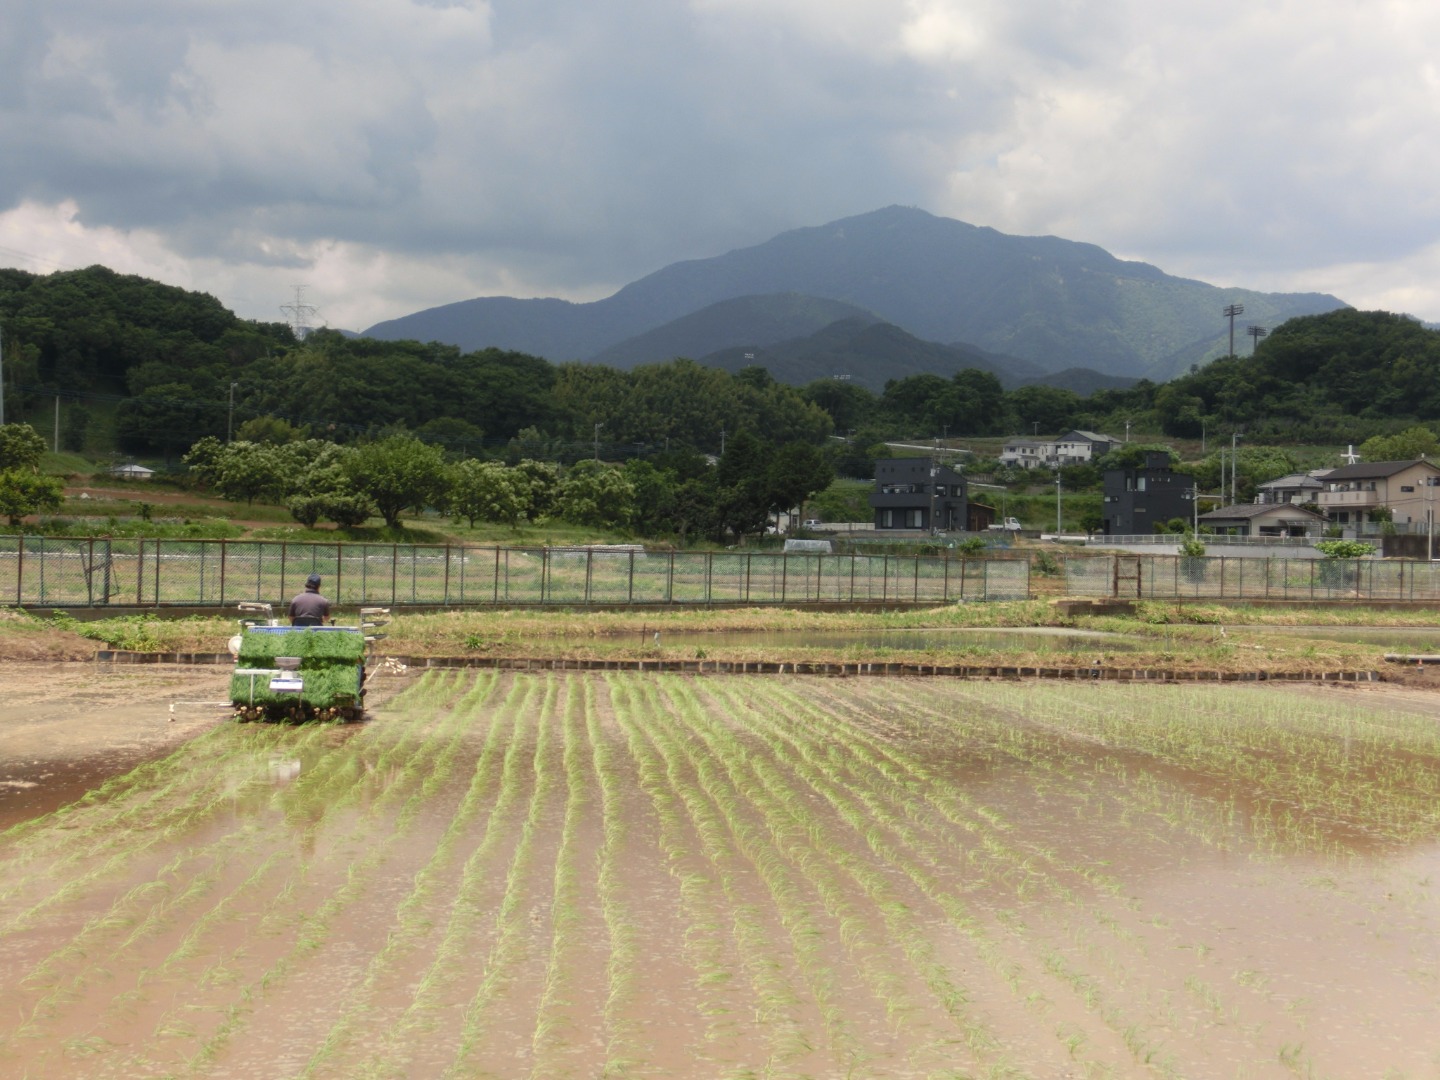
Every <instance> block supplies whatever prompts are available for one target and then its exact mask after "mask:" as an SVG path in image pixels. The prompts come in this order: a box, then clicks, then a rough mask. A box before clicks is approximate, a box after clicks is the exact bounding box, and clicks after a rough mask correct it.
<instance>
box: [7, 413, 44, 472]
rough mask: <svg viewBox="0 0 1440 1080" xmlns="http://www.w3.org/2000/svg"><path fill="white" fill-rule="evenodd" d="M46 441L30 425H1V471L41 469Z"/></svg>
mask: <svg viewBox="0 0 1440 1080" xmlns="http://www.w3.org/2000/svg"><path fill="white" fill-rule="evenodd" d="M44 456H45V439H44V437H43V436H42V435H40V433H39V432H37V431H36V430H35V429H34V428H33V427H31V426H30V425H29V424H0V469H30V470H35V469H38V468H40V459H41V458H43V457H44Z"/></svg>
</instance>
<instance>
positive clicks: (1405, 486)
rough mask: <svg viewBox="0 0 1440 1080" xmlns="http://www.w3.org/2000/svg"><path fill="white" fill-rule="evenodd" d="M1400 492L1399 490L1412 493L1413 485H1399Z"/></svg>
mask: <svg viewBox="0 0 1440 1080" xmlns="http://www.w3.org/2000/svg"><path fill="white" fill-rule="evenodd" d="M1400 490H1401V491H1414V490H1415V485H1414V484H1401V485H1400Z"/></svg>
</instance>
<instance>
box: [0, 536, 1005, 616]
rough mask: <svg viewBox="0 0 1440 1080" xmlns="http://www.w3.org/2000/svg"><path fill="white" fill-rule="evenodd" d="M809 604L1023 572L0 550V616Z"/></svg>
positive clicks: (979, 567)
mask: <svg viewBox="0 0 1440 1080" xmlns="http://www.w3.org/2000/svg"><path fill="white" fill-rule="evenodd" d="M312 573H317V574H320V575H321V576H322V577H324V579H325V593H326V595H328V596H329V597H330V598H331V599H332V600H334V601H335V602H336V603H339V604H346V605H355V604H386V605H403V604H438V605H447V606H449V605H454V606H463V605H487V604H488V605H502V606H503V605H511V604H555V605H588V604H607V605H609V604H678V605H687V604H734V603H741V604H814V603H852V602H867V603H868V602H879V603H915V602H922V603H923V602H927V601H932V602H936V603H945V602H952V601H958V600H982V601H983V600H1023V599H1026V598H1027V597H1028V596H1029V594H1030V568H1029V563H1028V562H1026V561H1024V560H996V559H954V558H944V557H933V556H904V555H827V554H809V553H807V554H788V555H786V554H778V553H770V552H654V553H647V552H645V551H643V550H625V551H614V550H604V549H589V548H483V547H457V546H445V545H409V544H309V543H305V544H301V543H296V544H292V543H288V542H284V541H271V540H114V539H106V538H86V539H70V538H55V537H43V536H25V537H15V536H11V537H0V603H14V604H16V605H20V604H55V605H61V606H101V605H106V604H127V605H128V604H139V605H146V606H167V605H168V606H186V607H192V606H222V605H226V604H234V603H238V602H240V601H242V600H254V601H269V602H272V603H278V602H283V601H285V600H287V599H288V598H289V597H290V596H292V595H293V594H295V593H297V592H299V591H300V589H301V588H302V587H303V585H304V581H305V578H306V577H307V576H308V575H310V574H312Z"/></svg>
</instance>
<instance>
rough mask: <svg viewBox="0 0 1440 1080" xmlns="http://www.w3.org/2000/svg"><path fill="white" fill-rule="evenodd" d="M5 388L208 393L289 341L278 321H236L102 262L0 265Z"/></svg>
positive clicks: (217, 306)
mask: <svg viewBox="0 0 1440 1080" xmlns="http://www.w3.org/2000/svg"><path fill="white" fill-rule="evenodd" d="M0 320H3V323H4V328H5V339H6V340H5V365H6V383H7V385H16V386H25V387H30V388H35V389H39V390H43V391H44V392H47V393H53V392H82V391H83V392H91V393H109V394H119V395H124V394H127V393H129V392H132V391H134V390H136V389H137V388H139V387H143V386H145V385H153V384H158V383H163V382H172V381H176V380H183V381H185V382H187V383H189V384H191V385H193V386H197V387H201V386H203V387H206V388H207V389H211V390H213V389H215V388H217V387H223V386H225V385H226V383H227V381H228V378H229V373H230V372H232V371H234V370H236V369H237V368H239V367H242V366H244V365H245V364H247V363H249V362H250V361H252V360H254V359H256V358H257V357H260V356H264V355H265V354H266V352H268V351H272V350H274V349H277V348H279V349H283V348H287V347H289V346H291V345H293V344H294V343H295V338H294V335H293V334H291V332H290V328H289V327H288V326H286V325H285V324H284V323H254V322H249V321H246V320H244V319H240V318H237V317H236V316H235V314H234V313H233V312H231V311H229V310H227V309H226V308H225V306H224V305H223V304H221V303H220V301H219V300H217V299H215V297H213V296H210V295H208V294H206V293H199V292H190V291H188V290H185V289H180V288H176V287H175V286H173V285H164V284H162V283H160V282H158V281H152V280H151V279H149V278H143V277H137V276H135V275H132V274H117V273H116V272H115V271H114V270H110V269H108V268H107V267H104V266H91V267H88V268H86V269H84V270H67V271H61V272H59V273H54V274H43V275H41V274H31V273H27V272H26V271H24V270H10V269H0Z"/></svg>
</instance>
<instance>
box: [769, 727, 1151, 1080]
mask: <svg viewBox="0 0 1440 1080" xmlns="http://www.w3.org/2000/svg"><path fill="white" fill-rule="evenodd" d="M790 705H791V703H790V702H789V701H787V703H786V707H785V708H784V709H778V710H776V711H777V712H782V711H783V712H787V713H789V714H790V715H792V716H793V715H795V712H796V711H803V710H794V709H791V708H790ZM830 732H831V735H832V737H833V738H834V739H835V740H836V741H837V742H839V743H841V744H843V745H844V747H845V752H846V754H847V757H849V759H850V760H852V761H853V760H859V759H861V758H863V757H865V756H866V755H867V753H868V752H873V751H874V750H875V749H877V747H875V746H867V745H866V742H867V740H865V739H863V738H862V737H860V736H858V735H857V734H856V733H855V732H853V731H847V730H846V727H845V725H843V724H839V725H834V726H832V727H831V728H830ZM794 745H795V746H797V747H798V746H800V745H801V744H800V743H798V742H797V743H795V744H794ZM891 752H894V753H896V756H897V757H899V756H900V755H899V753H898V751H893V750H892V751H891ZM815 761H818V763H819V766H820V768H821V770H822V771H823V770H824V768H825V766H824V763H823V759H814V758H812V762H815ZM911 768H912V769H913V770H914V771H916V772H917V773H923V772H925V771H926V770H925V769H924V766H923V763H921V762H919V761H918V760H917V761H915V762H912V763H911ZM813 782H814V785H815V788H816V790H817V791H820V792H821V793H822V794H823V795H825V796H826V797H827V798H830V799H834V800H837V801H838V800H841V799H844V798H846V797H847V795H848V796H852V797H856V798H859V799H860V800H861V801H862V802H863V803H864V810H863V812H862V811H858V810H853V811H852V813H853V814H854V820H855V822H856V827H857V829H859V828H862V827H863V826H864V823H865V822H867V821H870V820H874V821H876V822H877V823H883V825H884V826H885V827H887V828H889V829H890V830H892V832H893V837H892V836H883V835H882V836H879V837H876V836H875V835H873V832H872V834H870V835H867V836H866V839H867V842H869V843H870V845H871V847H872V850H875V851H877V853H878V852H880V851H886V852H891V853H893V856H894V861H895V864H896V865H897V866H899V867H900V868H901V869H903V870H904V871H905V872H906V873H907V875H908V876H910V877H911V879H912V881H914V882H915V884H916V885H917V886H918V887H919V888H920V889H921V890H922V891H923V892H924V893H925V895H926V896H927V897H928V898H929V899H931V900H932V901H933V902H934V903H936V904H937V906H939V907H940V908H941V909H942V910H944V911H945V913H946V915H947V917H949V919H950V920H951V922H952V924H954V925H956V926H957V927H958V928H959V929H961V930H962V931H964V932H965V933H967V935H969V936H970V937H971V938H972V940H973V941H974V943H975V944H976V946H977V950H978V951H979V952H980V953H981V955H982V957H983V958H985V959H986V962H987V963H988V964H989V965H990V966H991V967H992V969H994V970H996V971H997V973H998V974H1001V975H1002V977H1003V978H1004V979H1005V981H1006V982H1007V983H1008V984H1009V985H1010V987H1011V989H1012V991H1013V992H1014V993H1015V994H1016V996H1017V997H1019V998H1021V999H1022V1000H1023V1001H1024V1002H1025V1003H1026V1004H1027V1006H1029V1007H1031V1008H1039V1009H1046V1008H1048V1007H1049V1003H1048V1001H1047V999H1046V998H1044V997H1043V996H1041V995H1038V994H1037V993H1036V992H1033V991H1032V992H1030V993H1024V992H1023V989H1022V987H1023V985H1024V983H1023V982H1022V980H1024V979H1025V978H1026V976H1025V969H1024V967H1023V965H1021V964H1019V963H1018V962H1017V961H1015V960H1014V959H1012V958H1009V957H1007V956H1006V955H1005V954H1004V952H1003V951H1002V949H1001V948H999V947H998V946H997V944H996V942H995V941H994V940H993V939H992V938H990V936H989V935H988V934H987V933H986V932H985V931H984V930H983V928H981V927H980V926H979V925H978V923H977V921H976V920H975V919H974V918H973V917H972V915H971V914H970V913H969V912H968V910H967V909H966V907H965V905H964V904H963V903H962V902H961V901H960V900H959V898H958V897H957V896H955V895H954V893H953V891H951V890H950V889H948V888H946V887H945V886H943V885H942V884H941V881H940V879H939V878H938V877H937V876H936V875H943V874H944V873H945V871H946V868H945V867H944V866H943V865H942V864H940V863H937V862H936V861H935V860H934V857H933V854H930V853H928V850H927V849H928V845H926V844H925V843H924V842H923V840H921V839H918V838H917V836H916V824H915V823H914V822H913V821H909V820H907V819H906V815H905V812H904V811H903V810H902V809H900V808H899V807H896V808H893V809H891V808H887V807H886V806H885V805H884V803H883V802H881V801H878V800H877V799H875V798H873V797H871V798H867V797H866V791H867V788H866V785H865V783H864V781H863V779H859V778H856V777H848V776H836V775H834V774H832V775H831V776H829V777H828V778H819V777H817V778H815V779H814V781H813ZM941 786H942V785H940V784H938V783H937V784H936V785H935V786H931V785H929V784H927V785H926V790H925V792H924V795H923V796H913V795H912V796H910V798H911V801H912V804H913V805H924V806H929V805H932V800H933V801H934V803H933V804H943V802H944V801H945V800H944V798H943V791H941V790H938V789H939V788H940V787H941ZM898 797H899V798H900V799H902V800H903V799H904V798H905V797H906V796H905V795H904V794H901V795H900V796H898ZM912 816H913V815H912ZM955 823H957V824H960V825H961V826H962V827H968V828H974V827H975V826H974V823H973V822H972V821H970V820H969V819H968V818H966V817H958V818H957V820H956V822H955ZM878 827H879V826H878V825H877V826H876V827H875V828H878ZM896 837H898V838H899V840H900V841H901V842H900V843H899V844H896V843H895V842H894V838H896ZM984 842H989V843H991V844H996V845H998V844H999V842H998V841H996V840H995V838H994V837H993V836H988V835H987V836H983V837H982V843H984ZM907 851H908V852H910V853H911V855H912V856H913V858H909V859H907V858H905V857H904V853H905V852H907ZM999 857H1001V858H1003V859H1006V860H1011V859H1014V858H1016V857H1017V856H1016V855H1015V854H1014V852H1013V851H1012V850H1011V849H1009V848H1007V847H1000V849H999ZM967 861H969V860H968V859H967ZM1054 892H1055V894H1056V896H1057V898H1058V899H1061V900H1062V901H1064V902H1066V903H1070V904H1077V905H1078V906H1081V907H1082V908H1083V905H1081V904H1080V902H1079V898H1078V897H1077V896H1076V895H1075V894H1074V893H1073V891H1071V890H1069V889H1068V888H1064V887H1060V888H1057V889H1056V890H1054ZM1002 923H1003V924H1004V925H1006V926H1007V927H1008V928H1009V929H1010V931H1011V932H1012V934H1014V935H1016V936H1017V938H1018V939H1019V943H1020V944H1021V945H1023V946H1025V947H1026V948H1027V949H1029V948H1030V944H1029V943H1028V942H1027V941H1026V940H1024V939H1025V927H1024V924H1023V923H1022V922H1021V921H1020V920H1018V919H1017V918H1015V917H1014V916H1013V913H1012V914H1011V916H1010V917H1008V918H1002ZM1046 970H1047V973H1048V974H1051V975H1054V974H1055V971H1054V969H1053V967H1051V966H1049V965H1047V966H1046ZM1061 981H1062V982H1066V983H1067V985H1068V988H1069V989H1070V990H1071V991H1075V992H1077V996H1078V997H1079V999H1080V1001H1081V1002H1082V1004H1084V1005H1085V1006H1086V1007H1087V1008H1089V1009H1092V1010H1095V1007H1096V998H1095V995H1094V993H1093V992H1089V991H1086V992H1083V993H1081V992H1079V991H1080V990H1081V988H1080V987H1077V986H1076V985H1075V984H1074V983H1073V982H1069V981H1067V980H1061ZM1097 1015H1101V1018H1102V1019H1103V1020H1105V1022H1106V1023H1107V1024H1108V1025H1109V1026H1111V1027H1114V1028H1115V1029H1116V1031H1117V1033H1119V1032H1123V1031H1124V1030H1125V1029H1127V1028H1130V1027H1134V1025H1131V1024H1128V1023H1117V1020H1118V1019H1119V1018H1118V1017H1117V1015H1116V1014H1115V1012H1114V1010H1110V1015H1109V1016H1108V1017H1107V1016H1106V1015H1105V1014H1103V1013H1097ZM1091 1064H1093V1065H1095V1066H1096V1067H1099V1066H1100V1064H1101V1063H1099V1062H1091Z"/></svg>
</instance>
